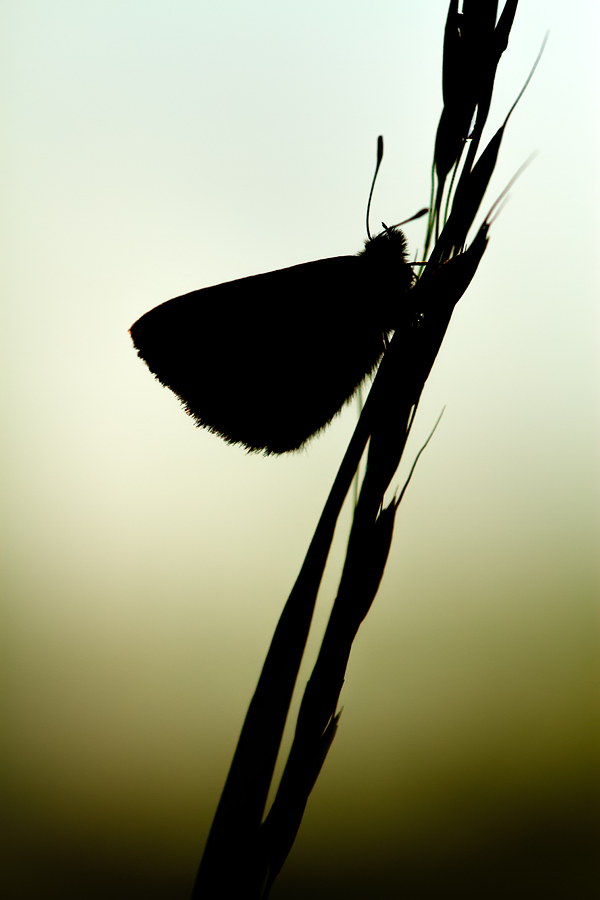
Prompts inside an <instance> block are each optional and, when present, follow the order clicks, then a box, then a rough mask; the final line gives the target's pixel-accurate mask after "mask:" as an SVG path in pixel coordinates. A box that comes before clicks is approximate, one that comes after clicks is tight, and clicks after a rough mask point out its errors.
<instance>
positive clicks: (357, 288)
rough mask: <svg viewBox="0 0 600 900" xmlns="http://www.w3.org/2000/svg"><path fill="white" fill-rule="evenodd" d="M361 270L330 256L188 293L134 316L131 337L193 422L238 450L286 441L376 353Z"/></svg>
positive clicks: (295, 439)
mask: <svg viewBox="0 0 600 900" xmlns="http://www.w3.org/2000/svg"><path fill="white" fill-rule="evenodd" d="M366 268H367V267H366V266H365V264H364V260H363V258H362V257H360V256H339V257H333V258H330V259H321V260H316V261H314V262H309V263H304V264H303V265H299V266H292V267H291V268H287V269H278V270H276V271H273V272H267V273H264V274H261V275H254V276H251V277H249V278H240V279H238V280H236V281H229V282H226V283H224V284H218V285H214V286H212V287H208V288H203V289H202V290H198V291H192V292H191V293H189V294H184V295H183V296H181V297H175V298H174V299H173V300H168V301H167V302H166V303H163V304H161V305H160V306H157V307H156V308H155V309H153V310H151V311H150V312H148V313H146V314H145V315H144V316H142V317H141V318H140V319H138V321H137V322H136V323H135V324H134V325H133V326H132V328H131V332H130V333H131V337H132V339H133V343H134V345H135V347H136V349H137V351H138V354H139V356H140V357H141V358H142V359H143V360H144V361H145V362H146V363H147V365H148V367H149V369H150V370H151V372H153V373H154V374H155V375H156V377H157V378H158V380H159V381H160V382H161V383H162V384H164V385H166V386H167V387H169V388H170V389H171V390H172V391H174V393H175V394H177V396H178V397H179V398H180V399H181V401H182V403H183V404H184V406H185V408H186V410H187V411H188V412H189V413H190V414H191V415H192V416H193V417H194V418H195V419H196V422H197V423H198V425H202V426H204V427H205V428H208V429H209V430H210V431H212V432H214V433H216V434H219V435H220V436H221V437H223V438H224V439H225V440H226V441H228V442H230V443H239V444H243V445H244V446H245V447H247V448H248V449H249V450H263V451H266V452H267V453H284V452H286V451H289V450H295V449H297V448H299V447H300V446H302V444H304V443H305V442H306V441H307V440H308V439H309V438H310V437H311V436H312V435H314V434H315V433H317V432H318V431H320V430H321V429H322V428H324V427H325V426H326V425H327V424H328V423H329V422H330V421H331V420H332V419H333V417H334V416H335V415H336V413H337V412H338V411H339V410H340V409H341V407H342V406H343V405H344V403H346V401H347V400H348V399H349V398H350V397H351V396H352V395H353V394H354V393H355V391H356V389H357V387H358V386H359V384H360V383H361V382H362V381H363V380H364V379H365V377H366V376H367V375H368V374H370V373H371V372H372V371H373V370H374V368H375V367H376V366H377V363H378V361H379V359H380V358H381V355H382V352H383V347H384V345H383V336H384V333H385V331H386V329H385V328H384V327H382V323H381V314H380V311H378V310H374V308H373V303H369V297H373V296H377V293H376V291H374V290H373V288H374V285H373V284H372V282H371V283H369V282H370V280H369V278H367V274H368V273H367V271H366Z"/></svg>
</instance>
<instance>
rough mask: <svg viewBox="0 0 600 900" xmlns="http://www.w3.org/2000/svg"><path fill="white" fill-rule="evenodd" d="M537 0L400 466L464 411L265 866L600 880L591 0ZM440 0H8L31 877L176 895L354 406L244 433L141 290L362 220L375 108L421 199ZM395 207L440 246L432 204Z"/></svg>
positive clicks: (21, 758)
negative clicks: (456, 291) (303, 805)
mask: <svg viewBox="0 0 600 900" xmlns="http://www.w3.org/2000/svg"><path fill="white" fill-rule="evenodd" d="M567 6H568V8H567ZM520 7H521V8H520V9H519V11H518V13H517V18H516V22H515V26H514V31H513V37H512V38H511V42H510V47H509V50H508V52H507V53H506V54H505V56H504V58H503V62H502V63H501V66H500V71H499V78H498V86H497V92H496V97H495V106H494V113H493V121H492V122H491V124H490V132H489V134H490V135H491V134H492V133H493V129H494V127H498V125H499V124H500V123H501V121H502V119H503V117H504V115H505V114H506V112H507V111H508V109H509V108H510V105H511V104H512V102H513V100H514V98H515V97H516V95H517V93H518V91H519V89H520V87H521V85H522V84H523V82H524V80H525V78H526V77H527V74H528V72H529V69H530V67H531V65H532V63H533V60H534V59H535V56H536V54H537V52H538V49H539V46H540V44H541V41H542V39H543V36H544V33H545V32H546V30H547V29H550V38H549V42H548V45H547V49H546V52H545V54H544V57H543V59H542V62H541V64H540V66H539V69H538V71H537V72H536V74H535V77H534V79H533V81H532V83H531V85H530V86H529V88H528V90H527V92H526V94H525V96H524V97H523V99H522V101H521V104H520V105H519V107H518V108H517V110H516V111H515V113H514V116H513V118H512V120H511V122H510V125H509V127H508V130H507V133H506V138H505V141H504V144H503V147H502V152H501V156H500V162H499V165H498V169H497V174H496V176H495V178H494V181H493V185H492V188H491V191H490V194H489V199H488V200H486V208H485V209H482V213H481V215H482V216H483V215H484V214H485V212H486V211H487V208H489V206H491V203H492V202H493V200H494V198H495V196H497V194H498V193H499V192H500V191H501V190H502V189H503V187H504V185H505V184H506V183H507V181H508V180H509V178H510V177H511V176H512V175H513V173H514V172H515V171H516V169H517V168H518V167H519V166H520V165H521V163H522V162H523V161H524V160H525V159H526V158H527V157H528V156H529V155H530V154H531V153H532V152H533V151H539V153H538V156H537V157H536V159H535V160H534V161H533V163H532V164H531V165H530V167H529V168H528V169H527V171H526V172H525V173H524V174H523V176H522V177H521V178H520V180H519V181H518V183H517V184H516V185H515V186H514V188H513V189H512V191H511V200H510V202H509V203H508V205H507V206H506V208H505V209H504V210H503V212H502V214H501V215H500V217H499V218H498V220H497V221H496V222H495V223H494V225H493V228H492V233H491V242H490V246H489V250H488V252H487V254H486V257H485V259H484V261H483V264H482V266H481V269H480V271H479V273H478V274H477V277H476V279H475V281H474V283H473V285H472V287H471V288H470V290H469V292H468V293H467V295H466V296H465V297H464V298H463V300H462V301H461V303H460V306H459V308H458V309H457V311H456V313H455V316H454V318H453V320H452V324H451V327H450V330H449V333H448V335H447V338H446V340H445V343H444V346H443V350H442V352H441V354H440V356H439V358H438V361H437V363H436V366H435V369H434V373H433V374H432V376H431V379H430V382H429V383H428V386H427V389H426V393H425V395H424V398H423V402H422V407H421V409H420V411H419V416H418V421H417V424H416V426H415V429H414V433H413V435H412V436H411V443H410V445H409V449H408V452H407V459H406V462H405V463H404V464H403V468H402V469H401V471H400V473H399V474H398V476H397V478H396V480H395V486H397V485H401V484H402V482H403V479H404V478H405V477H406V473H407V471H408V467H409V465H410V462H411V461H412V459H413V458H414V456H415V454H416V452H417V451H418V449H419V447H420V446H421V444H422V442H423V440H424V439H425V437H426V435H427V434H428V433H429V431H430V429H431V427H432V426H433V423H434V422H435V420H436V418H437V416H438V415H439V412H440V410H441V408H442V407H443V406H444V405H445V406H446V412H445V415H444V418H443V420H442V423H441V425H440V427H439V429H438V431H437V433H436V435H435V438H434V440H433V441H432V443H431V444H430V445H429V447H428V449H427V451H426V453H425V455H424V456H423V457H422V459H421V461H420V463H419V466H418V469H417V472H416V475H415V477H414V479H413V482H412V483H411V486H410V489H409V491H408V493H407V495H406V498H405V500H404V501H403V504H402V507H401V509H400V511H399V514H398V519H397V526H396V535H395V541H394V545H393V549H392V553H391V556H390V561H389V564H388V570H387V573H386V577H385V580H384V583H383V585H382V588H381V590H380V593H379V596H378V598H377V600H376V602H375V604H374V607H373V609H372V611H371V613H370V615H369V618H368V620H367V621H366V623H365V624H364V625H363V627H362V628H361V631H360V632H359V635H358V638H357V641H356V646H355V648H354V650H353V653H352V657H351V659H350V665H349V669H348V676H347V681H346V685H345V688H344V691H343V694H342V698H341V704H342V705H343V715H342V718H341V722H340V728H339V731H338V735H337V737H336V739H335V742H334V745H333V747H332V750H331V752H330V755H329V758H328V759H327V762H326V764H325V767H324V770H323V772H322V775H321V778H320V780H319V782H318V784H317V787H316V788H315V791H314V793H313V795H312V797H311V800H310V802H309V805H308V809H307V812H306V816H305V820H304V824H303V827H302V829H301V832H300V835H299V837H298V840H297V843H296V846H295V848H294V850H293V852H292V855H291V856H290V859H289V861H288V865H287V867H286V869H285V870H284V873H283V874H282V876H281V878H280V881H279V883H278V885H277V887H276V889H275V890H274V892H273V897H274V898H275V900H277V898H278V900H286V898H287V900H292V898H300V897H314V898H321V897H340V898H341V897H344V898H346V897H376V898H379V897H399V896H403V897H407V898H410V900H412V898H421V897H423V898H430V897H431V898H436V900H437V898H445V897H454V896H456V897H460V898H467V897H474V898H483V897H486V898H487V897H496V896H498V897H509V896H510V897H518V896H525V897H543V898H547V897H553V896H556V897H568V898H583V897H592V896H596V893H595V889H594V888H593V887H592V883H593V878H594V874H593V868H592V867H593V862H592V853H591V849H590V848H591V841H592V840H593V827H594V818H595V810H596V807H597V799H596V796H595V793H594V792H595V791H596V771H597V743H596V733H595V732H596V701H597V695H598V686H599V684H600V671H599V667H598V660H597V642H598V610H597V599H598V574H599V573H598V562H597V559H598V534H599V530H598V516H599V505H598V499H599V490H598V486H599V485H598V481H599V478H598V476H599V471H598V449H599V441H598V424H599V423H598V399H599V396H598V395H599V370H598V200H599V193H598V177H597V160H598V131H597V125H596V123H597V121H598V112H599V104H598V84H599V82H598V70H597V68H595V67H594V63H593V57H594V54H595V52H596V50H597V39H598V12H597V9H596V7H595V4H594V3H593V2H591V0H590V2H585V0H571V3H570V4H568V5H567V4H563V3H561V2H558V0H521V4H520ZM446 9H447V3H446V0H422V2H420V3H408V2H404V0H395V2H391V0H371V2H369V3H365V2H361V3H359V2H333V0H320V2H318V3H317V2H314V0H308V2H305V3H298V4H296V3H288V2H283V3H282V2H274V0H247V2H241V0H221V2H220V3H218V4H217V3H208V2H202V0H169V2H166V0H163V2H158V0H51V2H50V0H3V2H0V34H1V37H0V42H1V44H2V47H1V53H0V60H1V62H0V67H1V70H2V77H1V85H2V86H1V88H0V99H1V110H2V133H3V139H2V144H1V149H0V163H1V169H0V172H1V175H0V181H1V184H2V211H3V214H2V226H1V227H2V248H3V254H2V255H3V262H2V282H3V287H2V334H3V337H2V342H3V347H2V368H3V378H2V392H3V412H2V420H3V429H2V430H3V433H4V441H3V500H2V521H3V532H4V533H3V569H2V587H3V609H4V613H3V619H4V626H3V635H4V637H3V638H2V644H3V651H2V653H3V658H4V661H5V662H4V667H3V668H4V673H5V679H4V683H5V703H4V708H5V711H6V712H5V719H6V722H7V727H6V728H5V729H3V730H4V731H5V733H6V734H7V735H8V739H7V741H6V743H5V748H6V751H5V765H4V771H5V773H6V779H5V782H4V784H5V788H4V790H5V802H4V808H5V810H6V812H7V815H6V821H7V824H8V841H7V846H8V862H7V865H6V866H5V867H4V871H5V873H7V874H5V875H4V876H3V878H4V880H5V881H6V885H5V888H4V889H3V893H4V895H5V896H7V897H8V898H10V900H21V898H23V900H29V898H30V897H36V898H40V900H46V898H60V900H71V898H72V900H88V898H89V900H104V898H107V900H108V898H119V900H120V898H128V900H129V898H152V900H154V898H156V900H159V898H160V900H162V898H169V900H176V898H185V897H187V896H188V893H189V889H190V885H191V882H192V879H193V876H194V872H195V869H196V866H197V863H198V860H199V857H200V853H201V850H202V847H203V843H204V840H205V837H206V834H207V830H208V828H209V824H210V820H211V817H212V814H213V812H214V808H215V805H216V802H217V799H218V796H219V792H220V789H221V787H222V785H223V781H224V778H225V776H226V772H227V767H228V764H229V761H230V758H231V755H232V752H233V748H234V746H235V741H236V739H237V735H238V732H239V728H240V726H241V722H242V719H243V716H244V712H245V709H246V706H247V703H248V701H249V699H250V696H251V693H252V690H253V687H254V684H255V682H256V679H257V677H258V673H259V671H260V667H261V663H262V659H263V657H264V654H265V652H266V649H267V646H268V642H269V640H270V636H271V634H272V631H273V628H274V626H275V624H276V621H277V618H278V615H279V612H280V610H281V608H282V606H283V603H284V601H285V599H286V597H287V594H288V592H289V589H290V588H291V586H292V584H293V581H294V579H295V576H296V574H297V571H298V568H299V566H300V563H301V561H302V558H303V554H304V551H305V549H306V547H307V544H308V541H309V540H310V537H311V534H312V530H313V528H314V526H315V524H316V521H317V518H318V515H319V511H320V509H321V507H322V504H323V502H324V500H325V497H326V495H327V490H328V486H329V484H330V483H331V480H332V478H333V476H334V474H335V471H336V469H337V466H338V464H339V461H340V459H341V456H342V453H343V450H344V447H345V444H346V442H347V440H348V438H349V435H350V434H351V432H352V428H353V425H354V422H355V420H356V409H355V407H353V406H349V407H348V408H346V409H345V410H344V412H343V414H342V415H341V416H340V417H338V419H336V421H335V422H334V424H333V425H332V427H331V428H330V429H329V430H328V431H327V433H326V434H325V435H324V436H323V437H322V438H321V439H319V440H318V441H315V442H313V443H312V444H310V445H309V447H308V448H307V449H306V450H305V451H302V452H300V453H298V454H295V455H292V456H288V457H283V458H278V459H265V458H262V457H260V456H249V455H246V454H245V453H244V452H243V451H242V450H240V449H239V448H231V447H228V446H226V445H225V444H224V443H223V442H221V441H220V440H219V439H218V438H215V437H213V436H211V435H209V434H207V433H204V432H202V431H200V430H198V429H196V428H195V427H194V425H193V422H192V420H191V419H190V418H189V417H187V416H186V415H184V414H183V412H182V411H181V409H180V408H179V405H178V402H177V401H176V399H175V398H174V396H173V395H172V394H170V392H169V391H167V390H166V389H163V388H161V387H160V386H159V385H158V383H157V382H156V381H154V379H153V378H152V377H151V376H150V374H149V372H148V371H147V369H146V367H145V366H144V365H143V364H142V363H141V362H140V361H139V360H138V359H137V357H136V355H135V352H134V350H133V348H132V345H131V342H130V339H129V336H128V334H127V330H128V328H129V326H130V325H131V323H132V322H133V321H134V320H135V319H136V318H138V317H139V316H140V315H141V314H142V313H144V312H145V311H146V310H148V309H150V308H151V307H152V306H155V305H156V304H157V303H160V302H162V301H163V300H166V299H168V298H169V297H172V296H176V295H177V294H181V293H184V292H186V291H189V290H194V289H196V288H200V287H203V286H206V285H210V284H214V283H218V282H220V281H226V280H229V279H233V278H236V277H241V276H244V275H250V274H254V273H257V272H262V271H268V270H271V269H274V268H281V267H284V266H288V265H293V264H296V263H300V262H305V261H307V260H311V259H317V258H321V257H326V256H335V255H340V254H347V253H354V252H357V251H358V250H359V249H360V248H361V244H362V241H363V239H364V210H365V206H366V200H367V195H368V189H369V184H370V180H371V177H372V171H373V166H374V161H375V146H376V138H377V135H378V134H380V133H382V134H384V136H385V141H386V156H385V159H384V163H383V167H382V171H381V175H380V179H379V182H378V185H377V189H376V193H375V197H374V202H373V211H372V221H373V223H377V222H379V221H381V220H383V221H385V222H387V223H388V224H389V223H391V222H396V221H399V220H400V219H403V218H406V217H407V216H409V215H411V214H412V213H413V212H415V211H416V210H417V209H418V208H419V207H421V206H423V205H426V204H427V203H428V202H429V179H430V163H431V155H432V147H433V139H434V134H435V127H436V125H437V120H438V117H439V112H440V108H441V86H440V69H441V49H442V36H443V27H444V21H445V16H446ZM406 234H407V237H408V239H409V242H410V245H411V249H412V251H413V252H417V253H418V248H419V245H421V246H422V240H423V226H422V223H420V222H416V223H413V224H411V225H409V226H407V227H406ZM281 301H282V304H283V305H284V304H285V302H286V298H285V297H282V298H281ZM368 302H369V298H368V297H365V304H366V303H368ZM318 327H319V323H318V322H315V328H318ZM281 340H282V341H285V340H286V334H285V333H282V335H281ZM273 377H277V373H276V372H274V373H273ZM240 390H241V391H244V392H246V393H247V394H248V398H249V402H251V400H252V395H253V394H254V393H255V392H257V391H259V390H260V386H259V385H257V384H255V383H253V381H252V373H251V372H248V373H247V379H245V380H244V382H243V383H240ZM347 529H348V513H347V512H346V513H345V514H344V517H343V520H342V522H341V523H340V526H339V534H338V543H337V545H336V547H335V548H334V552H333V554H332V558H331V566H330V569H329V570H328V573H327V576H326V579H325V582H324V585H323V589H322V592H321V595H320V599H319V606H318V610H317V614H316V618H315V634H314V636H313V638H312V639H311V644H310V647H309V650H308V653H307V659H306V667H305V668H304V669H303V673H302V681H305V680H306V677H307V675H308V672H309V668H308V665H309V663H310V661H311V660H314V657H315V653H316V650H317V648H318V643H319V635H320V634H322V631H323V628H324V624H325V621H326V616H327V612H328V609H329V608H330V606H331V603H332V599H333V596H334V593H335V585H336V576H337V575H338V574H339V569H340V565H341V560H342V556H343V549H344V540H345V535H346V534H347ZM286 740H289V738H286Z"/></svg>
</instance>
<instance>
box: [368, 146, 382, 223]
mask: <svg viewBox="0 0 600 900" xmlns="http://www.w3.org/2000/svg"><path fill="white" fill-rule="evenodd" d="M382 159H383V135H382V134H380V135H379V137H378V138H377V165H376V166H375V174H374V175H373V181H372V182H371V192H370V194H369V202H368V203H367V237H368V238H369V240H371V229H370V228H369V213H370V211H371V200H372V198H373V189H374V187H375V182H376V181H377V173H378V172H379V166H380V165H381V160H382Z"/></svg>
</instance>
